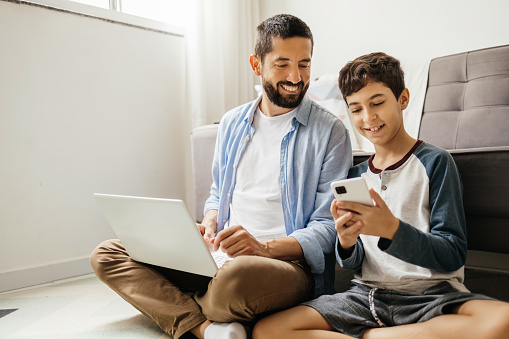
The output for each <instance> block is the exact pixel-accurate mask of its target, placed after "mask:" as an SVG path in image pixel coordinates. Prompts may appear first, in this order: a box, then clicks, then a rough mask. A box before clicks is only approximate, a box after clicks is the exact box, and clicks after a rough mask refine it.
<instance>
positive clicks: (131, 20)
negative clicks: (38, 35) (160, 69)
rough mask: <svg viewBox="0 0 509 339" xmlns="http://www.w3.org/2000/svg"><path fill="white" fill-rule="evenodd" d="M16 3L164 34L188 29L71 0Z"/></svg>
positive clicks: (177, 34)
mask: <svg viewBox="0 0 509 339" xmlns="http://www.w3.org/2000/svg"><path fill="white" fill-rule="evenodd" d="M16 2H17V3H19V4H26V5H30V6H38V7H43V8H47V9H51V10H57V11H60V12H66V13H74V14H78V15H83V16H86V17H90V18H95V19H99V20H103V21H107V22H112V23H118V24H122V25H127V26H131V27H137V28H141V29H146V30H151V31H155V32H160V33H164V34H171V35H176V36H185V33H186V29H185V28H184V27H181V26H177V25H172V24H169V23H165V22H160V21H156V20H152V19H148V18H143V17H138V16H135V15H131V14H126V13H122V12H118V11H116V10H111V9H105V8H102V7H96V6H91V5H86V4H82V3H79V2H74V1H69V0H20V1H16Z"/></svg>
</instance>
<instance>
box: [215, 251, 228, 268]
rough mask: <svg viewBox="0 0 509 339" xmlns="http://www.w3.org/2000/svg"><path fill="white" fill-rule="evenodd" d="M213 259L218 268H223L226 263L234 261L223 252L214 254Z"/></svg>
mask: <svg viewBox="0 0 509 339" xmlns="http://www.w3.org/2000/svg"><path fill="white" fill-rule="evenodd" d="M212 258H214V261H215V262H216V265H217V267H218V268H221V266H223V265H224V263H225V262H227V261H228V260H232V259H233V258H230V257H229V256H228V255H227V254H226V253H224V252H223V251H215V252H212Z"/></svg>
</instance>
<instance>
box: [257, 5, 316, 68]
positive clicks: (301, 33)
mask: <svg viewBox="0 0 509 339" xmlns="http://www.w3.org/2000/svg"><path fill="white" fill-rule="evenodd" d="M257 32H258V34H257V36H256V44H255V54H256V55H257V56H258V57H259V58H260V60H261V62H262V63H263V60H264V59H265V55H266V54H267V53H270V52H271V51H272V39H273V38H282V39H287V38H292V37H303V38H308V39H311V48H313V34H311V30H310V29H309V27H308V25H306V23H305V22H304V21H302V20H301V19H299V18H297V17H295V16H293V15H289V14H278V15H275V16H273V17H271V18H268V19H267V20H265V21H264V22H262V23H261V24H260V25H258V27H257ZM311 51H312V49H311Z"/></svg>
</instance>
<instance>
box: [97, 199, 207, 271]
mask: <svg viewBox="0 0 509 339" xmlns="http://www.w3.org/2000/svg"><path fill="white" fill-rule="evenodd" d="M94 198H95V199H96V201H97V202H98V204H99V206H100V208H101V210H102V212H103V213H104V215H105V217H106V219H107V220H108V222H109V224H110V225H111V227H112V228H113V230H114V231H115V233H116V235H117V237H118V238H119V239H120V241H121V242H122V244H123V245H124V247H125V249H126V250H127V252H128V253H129V255H130V256H131V258H133V259H134V260H136V261H140V262H144V263H148V264H152V265H157V266H162V267H167V268H172V269H176V270H180V271H185V272H190V273H195V274H200V275H204V276H209V277H212V276H214V274H216V272H217V266H216V264H215V262H214V260H213V258H212V256H211V254H210V252H209V249H208V247H207V245H206V244H205V242H204V241H203V238H202V236H201V234H200V232H199V230H198V229H197V227H196V224H195V223H194V221H193V219H192V217H191V215H190V214H189V211H188V209H187V208H186V205H185V203H184V202H183V201H182V200H178V199H156V198H142V197H130V196H120V195H110V194H99V193H96V194H94Z"/></svg>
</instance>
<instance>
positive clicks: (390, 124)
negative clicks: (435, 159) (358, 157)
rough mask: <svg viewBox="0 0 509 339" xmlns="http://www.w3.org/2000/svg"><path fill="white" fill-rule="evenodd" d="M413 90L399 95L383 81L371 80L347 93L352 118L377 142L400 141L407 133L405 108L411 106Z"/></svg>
mask: <svg viewBox="0 0 509 339" xmlns="http://www.w3.org/2000/svg"><path fill="white" fill-rule="evenodd" d="M408 99H409V92H408V89H406V88H405V89H404V90H403V92H402V93H401V95H400V97H399V98H398V99H396V97H395V96H394V94H393V93H392V91H391V89H390V88H389V87H387V86H386V85H385V84H384V83H382V82H369V83H368V84H367V85H366V86H364V87H363V88H361V89H360V90H359V91H357V92H355V93H353V94H352V95H350V96H348V97H346V103H347V105H348V110H349V112H350V115H351V117H352V122H353V124H354V125H355V127H356V128H357V130H358V131H359V133H360V134H361V135H362V136H364V137H366V138H367V139H368V140H369V141H371V142H372V143H373V144H374V145H375V146H377V145H378V146H387V145H390V143H391V142H397V140H398V138H397V137H398V135H399V136H401V135H403V134H405V133H406V132H405V129H404V126H403V110H404V109H405V108H406V107H407V106H408Z"/></svg>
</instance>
